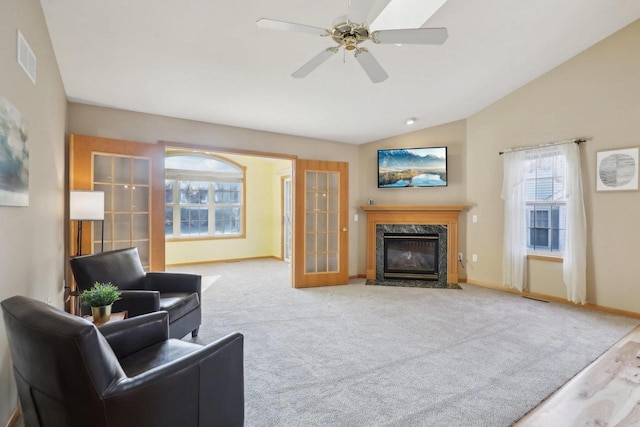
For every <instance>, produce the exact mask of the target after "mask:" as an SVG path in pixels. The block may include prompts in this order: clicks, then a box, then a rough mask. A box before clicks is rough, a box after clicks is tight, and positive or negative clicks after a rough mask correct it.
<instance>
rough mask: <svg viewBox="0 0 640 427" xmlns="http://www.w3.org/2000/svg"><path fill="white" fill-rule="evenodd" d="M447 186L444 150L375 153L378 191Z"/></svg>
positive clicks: (435, 148)
mask: <svg viewBox="0 0 640 427" xmlns="http://www.w3.org/2000/svg"><path fill="white" fill-rule="evenodd" d="M446 186H447V147H426V148H402V149H389V150H378V188H399V187H446Z"/></svg>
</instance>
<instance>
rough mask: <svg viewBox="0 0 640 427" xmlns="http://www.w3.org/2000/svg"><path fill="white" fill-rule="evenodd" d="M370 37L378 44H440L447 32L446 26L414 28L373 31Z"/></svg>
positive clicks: (447, 35) (445, 38)
mask: <svg viewBox="0 0 640 427" xmlns="http://www.w3.org/2000/svg"><path fill="white" fill-rule="evenodd" d="M370 37H371V40H372V41H373V42H374V43H380V44H387V43H396V44H442V43H444V42H445V40H447V37H449V34H448V33H447V29H446V28H414V29H407V30H381V31H374V32H373V33H371V36H370Z"/></svg>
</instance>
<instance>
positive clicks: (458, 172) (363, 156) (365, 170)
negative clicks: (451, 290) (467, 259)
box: [357, 120, 467, 278]
mask: <svg viewBox="0 0 640 427" xmlns="http://www.w3.org/2000/svg"><path fill="white" fill-rule="evenodd" d="M466 132H467V128H466V123H465V121H464V120H459V121H456V122H452V123H448V124H445V125H441V126H434V127H431V128H427V129H422V130H418V131H415V132H411V133H407V134H404V135H399V136H396V137H393V138H386V139H383V140H380V141H375V142H371V143H368V144H363V145H361V146H360V169H359V171H358V179H359V194H358V198H357V203H358V205H357V206H363V205H365V204H366V202H367V200H368V199H370V198H372V199H374V201H375V204H376V205H464V204H465V203H466V199H467V173H466V150H467V147H466ZM440 146H446V147H447V180H448V185H447V186H446V187H434V188H378V166H377V165H378V150H380V149H385V148H416V147H440ZM360 217H361V218H362V219H361V220H360V221H359V226H358V228H359V235H360V236H363V237H362V238H363V239H365V238H366V237H365V236H366V214H365V212H363V211H361V212H360ZM465 218H466V213H465V212H464V211H463V212H462V213H461V214H460V225H459V239H458V240H459V242H458V244H459V245H460V248H463V247H464V246H463V245H464V242H465V223H466V220H465ZM461 250H462V249H461ZM365 257H366V248H365V244H364V241H362V243H361V245H360V246H359V251H358V267H359V271H360V272H362V273H364V271H365V267H366V259H365ZM459 270H460V271H459V275H460V277H461V278H464V277H465V271H464V270H463V269H459Z"/></svg>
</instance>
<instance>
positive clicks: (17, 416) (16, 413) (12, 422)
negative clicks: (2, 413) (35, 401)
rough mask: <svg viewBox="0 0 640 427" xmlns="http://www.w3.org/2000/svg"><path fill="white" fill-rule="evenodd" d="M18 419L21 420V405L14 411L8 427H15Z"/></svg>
mask: <svg viewBox="0 0 640 427" xmlns="http://www.w3.org/2000/svg"><path fill="white" fill-rule="evenodd" d="M18 419H20V405H18V406H16V408H15V409H14V410H13V413H11V416H10V417H9V421H7V425H6V427H14V426H15V425H16V423H17V422H18Z"/></svg>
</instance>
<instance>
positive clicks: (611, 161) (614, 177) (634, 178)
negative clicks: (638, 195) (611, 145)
mask: <svg viewBox="0 0 640 427" xmlns="http://www.w3.org/2000/svg"><path fill="white" fill-rule="evenodd" d="M596 161H597V178H596V179H597V183H596V190H597V191H621V190H637V189H638V148H637V147H636V148H623V149H620V150H609V151H599V152H598V153H597V157H596Z"/></svg>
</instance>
